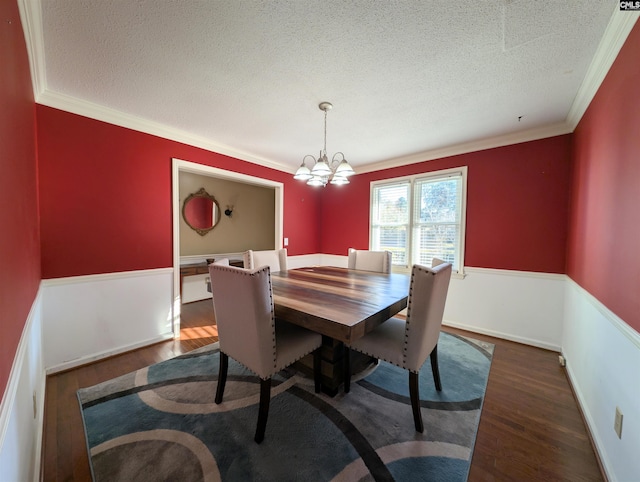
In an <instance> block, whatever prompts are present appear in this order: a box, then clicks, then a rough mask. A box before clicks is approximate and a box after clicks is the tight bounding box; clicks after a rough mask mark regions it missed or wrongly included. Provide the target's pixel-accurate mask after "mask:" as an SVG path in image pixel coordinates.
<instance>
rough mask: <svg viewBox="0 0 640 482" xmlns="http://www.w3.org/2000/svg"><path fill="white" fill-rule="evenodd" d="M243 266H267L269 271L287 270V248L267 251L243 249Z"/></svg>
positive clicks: (250, 267) (247, 267)
mask: <svg viewBox="0 0 640 482" xmlns="http://www.w3.org/2000/svg"><path fill="white" fill-rule="evenodd" d="M243 260H244V268H245V269H255V268H259V267H260V266H269V268H271V271H273V272H276V271H287V248H283V249H274V250H267V251H253V250H251V249H250V250H249V251H245V252H244V254H243Z"/></svg>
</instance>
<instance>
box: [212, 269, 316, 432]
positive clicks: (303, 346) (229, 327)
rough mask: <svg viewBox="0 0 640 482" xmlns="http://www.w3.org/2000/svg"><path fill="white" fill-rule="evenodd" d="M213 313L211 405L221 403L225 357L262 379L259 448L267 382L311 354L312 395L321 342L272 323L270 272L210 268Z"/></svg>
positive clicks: (266, 406) (296, 328)
mask: <svg viewBox="0 0 640 482" xmlns="http://www.w3.org/2000/svg"><path fill="white" fill-rule="evenodd" d="M209 275H210V277H211V288H212V293H213V309H214V312H215V318H216V324H217V326H218V337H219V342H220V369H219V374H218V386H217V389H216V398H215V402H216V403H217V404H219V403H221V402H222V397H223V395H224V388H225V384H226V381H227V370H228V366H229V357H231V358H233V359H234V360H236V361H237V362H239V363H241V364H242V365H244V366H245V367H247V368H248V369H249V370H251V371H252V372H253V373H255V374H256V375H257V376H258V377H259V378H260V407H259V410H258V423H257V426H256V433H255V437H254V440H255V441H256V442H257V443H260V442H262V440H263V439H264V433H265V429H266V425H267V417H268V415H269V402H270V400H271V377H272V376H273V375H275V374H276V373H278V372H279V371H280V370H282V369H284V368H286V367H288V366H289V365H291V364H293V363H294V362H296V361H297V360H299V359H301V358H302V357H304V356H305V355H307V354H309V353H313V372H314V382H315V391H316V393H318V392H319V391H320V388H321V387H320V350H319V348H320V345H321V344H322V336H321V335H320V334H318V333H315V332H313V331H310V330H307V329H305V328H302V327H299V326H296V325H292V324H290V323H287V322H285V321H282V320H276V319H275V316H274V308H273V290H272V287H271V272H270V268H269V267H268V266H263V267H261V268H258V269H254V270H246V269H242V268H236V267H233V266H220V265H215V264H210V265H209Z"/></svg>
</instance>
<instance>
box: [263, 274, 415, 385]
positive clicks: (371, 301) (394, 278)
mask: <svg viewBox="0 0 640 482" xmlns="http://www.w3.org/2000/svg"><path fill="white" fill-rule="evenodd" d="M409 283H410V275H408V274H406V275H405V274H400V273H389V274H384V273H375V272H370V271H358V270H350V269H347V268H337V267H332V266H316V267H309V268H297V269H290V270H288V271H280V272H273V273H271V284H272V287H273V301H274V309H275V315H276V318H279V319H282V320H285V321H288V322H289V323H294V324H296V325H299V326H303V327H305V328H308V329H310V330H313V331H315V332H317V333H320V334H322V335H324V336H323V348H322V360H323V389H324V390H325V391H327V393H331V394H335V393H336V392H337V387H338V385H339V383H340V382H341V381H342V354H343V343H344V342H346V343H349V342H350V341H352V340H356V339H358V338H360V337H361V336H363V335H364V334H365V333H368V332H369V331H371V330H373V329H374V328H375V327H376V326H378V325H380V324H381V323H383V322H384V321H385V320H387V319H389V318H391V317H392V316H394V315H396V314H397V313H398V312H399V311H401V310H402V309H404V308H406V306H407V298H408V295H409ZM358 363H360V364H364V363H365V362H364V361H363V360H359V359H358V357H354V359H352V364H355V365H358Z"/></svg>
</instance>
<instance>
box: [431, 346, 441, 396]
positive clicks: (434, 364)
mask: <svg viewBox="0 0 640 482" xmlns="http://www.w3.org/2000/svg"><path fill="white" fill-rule="evenodd" d="M429 357H430V358H431V373H433V381H434V382H435V384H436V390H438V391H439V392H440V391H442V383H440V369H439V368H438V345H437V344H436V346H434V347H433V351H432V352H431V355H429Z"/></svg>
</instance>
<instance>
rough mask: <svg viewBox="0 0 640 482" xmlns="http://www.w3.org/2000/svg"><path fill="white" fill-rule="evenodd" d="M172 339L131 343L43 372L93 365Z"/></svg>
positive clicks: (171, 336) (159, 338)
mask: <svg viewBox="0 0 640 482" xmlns="http://www.w3.org/2000/svg"><path fill="white" fill-rule="evenodd" d="M172 339H173V332H169V333H165V334H163V335H160V336H157V337H155V338H150V339H148V340H143V341H140V342H138V343H133V344H131V345H125V346H121V347H117V348H113V349H109V350H104V351H102V352H100V353H95V354H92V355H87V356H83V357H79V358H76V359H75V360H70V361H68V362H64V363H59V364H57V365H53V366H50V367H47V368H46V370H45V371H46V374H47V375H53V374H54V373H59V372H62V371H65V370H70V369H71V368H76V367H79V366H82V365H87V364H89V363H93V362H95V361H98V360H102V359H104V358H109V357H111V356H115V355H119V354H121V353H126V352H128V351H132V350H137V349H138V348H143V347H145V346H149V345H154V344H156V343H160V342H163V341H167V340H172Z"/></svg>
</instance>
